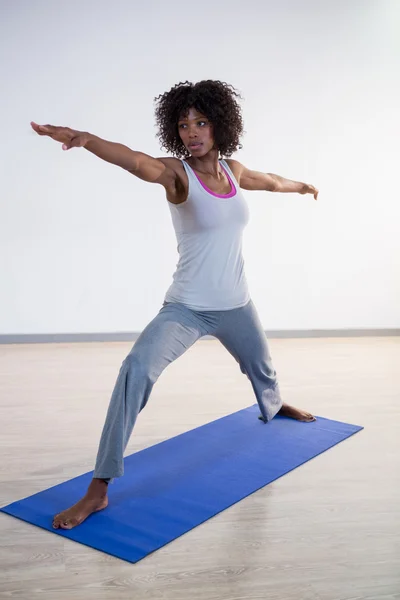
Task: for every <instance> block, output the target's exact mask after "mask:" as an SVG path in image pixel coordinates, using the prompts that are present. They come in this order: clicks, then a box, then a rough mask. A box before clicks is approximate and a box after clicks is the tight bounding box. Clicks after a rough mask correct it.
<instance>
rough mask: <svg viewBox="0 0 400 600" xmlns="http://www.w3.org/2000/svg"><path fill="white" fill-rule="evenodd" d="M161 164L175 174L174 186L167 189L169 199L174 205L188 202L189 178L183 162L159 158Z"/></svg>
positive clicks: (169, 158)
mask: <svg viewBox="0 0 400 600" xmlns="http://www.w3.org/2000/svg"><path fill="white" fill-rule="evenodd" d="M157 160H159V161H160V162H162V163H163V165H165V167H167V169H169V170H170V171H171V172H172V173H173V179H174V185H173V187H172V188H171V189H167V199H168V200H169V201H170V202H172V203H173V204H180V203H181V202H183V201H184V200H186V197H187V194H188V188H189V184H188V178H187V175H186V171H185V168H184V166H183V164H182V161H181V160H180V159H179V158H174V157H171V156H167V157H161V158H158V159H157Z"/></svg>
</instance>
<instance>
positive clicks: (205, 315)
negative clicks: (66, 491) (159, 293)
mask: <svg viewBox="0 0 400 600" xmlns="http://www.w3.org/2000/svg"><path fill="white" fill-rule="evenodd" d="M204 335H212V336H214V337H216V338H217V339H218V340H220V341H221V343H222V344H223V345H224V346H225V348H226V349H227V350H228V351H229V352H230V353H231V354H232V356H233V357H234V358H235V359H236V360H237V362H238V363H239V365H240V368H241V370H242V372H243V373H244V374H245V375H247V377H248V378H249V380H250V382H251V384H252V387H253V390H254V393H255V396H256V399H257V402H258V405H259V407H260V412H261V415H262V417H263V418H264V420H265V421H270V420H271V419H272V418H273V417H274V416H275V415H276V413H277V412H278V411H279V409H280V408H281V406H282V400H281V397H280V393H279V387H278V383H277V377H276V372H275V370H274V368H273V366H272V362H271V357H270V354H269V349H268V344H267V338H266V336H265V333H264V331H263V329H262V325H261V322H260V320H259V317H258V314H257V311H256V309H255V307H254V305H253V302H252V301H250V302H249V303H248V304H246V306H243V307H241V308H236V309H233V310H227V311H193V310H191V309H189V308H187V307H186V306H184V305H183V304H178V303H166V304H164V305H163V307H162V308H161V310H160V312H159V313H158V315H157V316H156V317H155V318H154V319H153V320H152V321H151V322H150V323H149V324H148V325H147V327H146V328H145V329H144V330H143V332H142V333H141V334H140V336H139V337H138V339H137V340H136V343H135V344H134V346H133V348H132V350H131V352H130V353H129V354H128V356H127V357H126V358H125V360H124V361H123V363H122V366H121V369H120V372H119V375H118V379H117V381H116V384H115V388H114V391H113V393H112V397H111V401H110V405H109V408H108V412H107V417H106V421H105V424H104V428H103V432H102V435H101V439H100V446H99V451H98V455H97V460H96V466H95V471H94V477H95V478H98V479H106V480H111V479H113V478H114V477H121V476H122V475H123V472H124V461H123V455H124V451H125V448H126V445H127V443H128V441H129V438H130V435H131V433H132V430H133V427H134V425H135V421H136V418H137V416H138V414H139V412H140V411H141V410H142V409H143V408H144V407H145V406H146V404H147V401H148V399H149V397H150V393H151V391H152V388H153V385H154V384H155V382H156V381H157V379H158V377H159V376H160V375H161V373H162V372H163V370H164V369H165V368H166V367H167V366H168V365H169V364H170V363H171V362H173V361H174V360H175V359H177V358H178V357H179V356H181V355H182V354H183V353H184V352H185V351H186V350H187V349H188V348H190V346H192V345H193V344H194V343H195V342H196V341H197V340H198V339H199V338H201V337H202V336H204Z"/></svg>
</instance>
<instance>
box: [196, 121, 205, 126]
mask: <svg viewBox="0 0 400 600" xmlns="http://www.w3.org/2000/svg"><path fill="white" fill-rule="evenodd" d="M197 125H199V126H200V127H203V126H204V125H207V121H199V122H198V123H197Z"/></svg>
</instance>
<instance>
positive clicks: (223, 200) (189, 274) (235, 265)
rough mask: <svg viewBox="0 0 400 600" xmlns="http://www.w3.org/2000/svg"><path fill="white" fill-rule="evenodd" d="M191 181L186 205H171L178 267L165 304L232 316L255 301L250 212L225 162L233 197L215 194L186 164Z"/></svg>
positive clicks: (224, 165) (230, 193)
mask: <svg viewBox="0 0 400 600" xmlns="http://www.w3.org/2000/svg"><path fill="white" fill-rule="evenodd" d="M182 164H183V166H184V168H185V171H186V173H187V176H188V179H189V192H188V197H187V199H186V200H185V202H183V203H181V204H172V203H171V202H168V205H169V208H170V211H171V216H172V222H173V225H174V229H175V234H176V239H177V242H178V254H179V261H178V264H177V267H176V271H175V273H174V275H173V283H172V285H171V286H170V288H169V289H168V291H167V293H166V296H165V302H179V303H182V304H185V305H186V306H187V307H189V308H191V309H192V310H231V309H234V308H239V307H241V306H244V305H245V304H247V303H248V302H249V300H250V295H249V291H248V286H247V281H246V276H245V273H244V260H243V256H242V234H243V230H244V228H245V226H246V225H247V223H248V221H249V210H248V206H247V204H246V201H245V199H244V197H243V195H242V193H241V190H240V188H239V185H238V183H237V181H236V179H235V177H234V175H233V173H232V171H231V170H230V168H229V166H228V165H227V163H226V162H225V161H224V160H221V161H220V165H221V167H222V169H223V170H224V171H225V173H226V175H227V177H228V179H229V182H230V184H231V191H230V192H229V193H228V194H225V195H220V194H215V193H214V192H212V191H211V190H210V189H209V188H208V187H207V186H206V185H205V184H204V183H203V182H202V181H201V180H200V178H199V177H198V176H197V174H196V173H195V172H194V171H193V169H192V168H191V167H190V166H189V164H188V163H187V162H185V161H184V160H182Z"/></svg>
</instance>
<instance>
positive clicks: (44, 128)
mask: <svg viewBox="0 0 400 600" xmlns="http://www.w3.org/2000/svg"><path fill="white" fill-rule="evenodd" d="M31 127H32V129H33V130H34V131H36V133H38V134H39V135H50V133H51V130H52V129H54V127H52V126H51V125H38V123H35V122H34V121H31Z"/></svg>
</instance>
